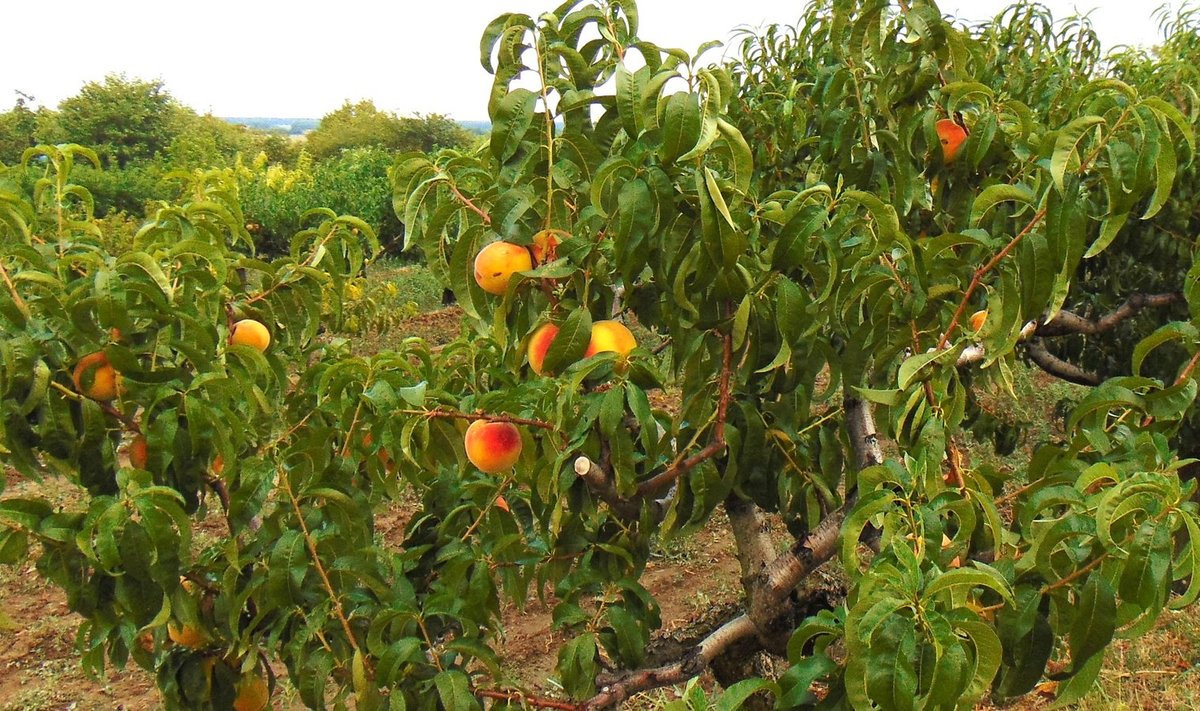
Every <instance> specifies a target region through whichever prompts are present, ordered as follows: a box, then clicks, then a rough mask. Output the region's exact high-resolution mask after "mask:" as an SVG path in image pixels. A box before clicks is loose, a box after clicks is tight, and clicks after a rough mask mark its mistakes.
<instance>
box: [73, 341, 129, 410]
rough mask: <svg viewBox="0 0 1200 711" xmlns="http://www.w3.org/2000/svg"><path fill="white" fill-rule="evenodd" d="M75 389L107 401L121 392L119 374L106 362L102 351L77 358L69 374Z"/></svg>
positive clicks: (96, 398) (106, 357)
mask: <svg viewBox="0 0 1200 711" xmlns="http://www.w3.org/2000/svg"><path fill="white" fill-rule="evenodd" d="M71 380H72V381H73V382H74V383H75V390H76V391H77V392H79V393H81V394H83V395H86V396H87V397H90V398H91V399H93V400H103V401H108V400H112V399H113V398H115V397H117V395H120V394H121V391H122V387H121V374H120V373H118V372H117V371H116V369H115V368H113V367H112V366H111V365H109V363H108V356H106V355H104V351H96V352H95V353H89V354H88V355H85V356H84V357H82V358H80V359H79V362H78V363H77V364H76V365H75V372H74V373H73V374H72V376H71Z"/></svg>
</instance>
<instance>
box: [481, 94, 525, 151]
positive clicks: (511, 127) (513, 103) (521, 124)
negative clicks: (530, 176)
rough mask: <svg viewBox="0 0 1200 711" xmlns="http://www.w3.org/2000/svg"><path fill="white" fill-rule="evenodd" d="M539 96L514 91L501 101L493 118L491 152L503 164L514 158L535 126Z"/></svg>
mask: <svg viewBox="0 0 1200 711" xmlns="http://www.w3.org/2000/svg"><path fill="white" fill-rule="evenodd" d="M536 103H537V94H535V93H533V92H532V91H530V90H528V89H513V90H512V91H511V92H509V94H508V95H507V96H505V97H504V98H503V99H501V100H500V103H499V105H498V106H497V108H496V113H495V114H494V115H493V116H492V138H491V143H490V145H491V150H492V155H494V156H496V159H497V160H499V161H501V162H503V161H506V160H508V159H509V158H511V157H513V155H514V154H516V152H517V149H518V148H519V147H520V146H521V141H522V140H523V139H524V137H525V132H526V131H528V130H529V127H530V126H531V125H532V124H533V109H534V104H536Z"/></svg>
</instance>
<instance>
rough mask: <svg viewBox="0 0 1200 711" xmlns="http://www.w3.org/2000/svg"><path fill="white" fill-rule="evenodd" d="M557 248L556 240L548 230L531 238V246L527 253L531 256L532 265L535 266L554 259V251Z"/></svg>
mask: <svg viewBox="0 0 1200 711" xmlns="http://www.w3.org/2000/svg"><path fill="white" fill-rule="evenodd" d="M557 248H558V238H557V237H555V236H554V233H553V232H551V231H550V230H542V231H541V232H538V233H537V234H535V235H534V236H533V245H532V246H531V247H530V248H529V251H530V252H531V253H532V254H533V263H534V264H535V265H541V264H545V263H546V262H552V261H554V258H555V253H554V252H555V250H556V249H557Z"/></svg>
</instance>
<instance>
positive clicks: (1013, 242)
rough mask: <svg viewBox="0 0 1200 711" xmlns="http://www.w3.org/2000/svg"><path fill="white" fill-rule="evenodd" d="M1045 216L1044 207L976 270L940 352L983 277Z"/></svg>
mask: <svg viewBox="0 0 1200 711" xmlns="http://www.w3.org/2000/svg"><path fill="white" fill-rule="evenodd" d="M1045 216H1046V208H1044V207H1043V208H1042V209H1040V210H1038V211H1037V212H1036V213H1034V215H1033V218H1032V219H1030V220H1029V224H1027V225H1025V229H1023V230H1021V231H1020V232H1018V233H1017V235H1016V236H1015V237H1013V238H1012V239H1011V240H1009V242H1008V244H1006V245H1004V249H1002V250H1000V251H999V252H997V253H996V256H994V257H992V258H991V259H990V260H988V263H987V264H984V265H983V266H982V267H980V268H979V269H976V270H975V274H974V275H973V276H972V277H971V283H970V284H969V285H968V286H967V290H966V292H965V293H963V297H962V301H961V302H959V304H958V309H957V310H956V311H955V312H954V318H952V319H950V325H949V326H947V327H946V332H945V333H943V334H942V337H941V338H940V339H938V344H937V349H938V350H942V349H943V348H945V347H946V344H947V343H949V342H950V336H951V335H952V334H953V333H954V329H955V327H957V326H958V322H959V321H961V320H962V317H963V314H964V313H966V311H967V304H969V303H970V302H971V296H972V295H973V294H974V293H975V290H976V289H978V288H979V284H980V283H981V282H982V281H983V277H984V276H986V275H987V273H988V272H990V271H992V270H993V269H995V268H996V265H997V264H999V263H1000V262H1001V261H1003V260H1004V258H1005V257H1007V256H1008V255H1009V253H1010V252H1012V251H1013V250H1014V249H1016V247H1017V245H1018V244H1020V242H1021V240H1022V239H1024V238H1025V236H1026V235H1028V234H1029V233H1030V232H1032V231H1033V228H1034V227H1037V225H1038V223H1040V222H1041V221H1042V219H1043V218H1044V217H1045Z"/></svg>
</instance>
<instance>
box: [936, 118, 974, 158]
mask: <svg viewBox="0 0 1200 711" xmlns="http://www.w3.org/2000/svg"><path fill="white" fill-rule="evenodd" d="M934 128H935V129H936V130H937V135H938V140H939V141H941V143H942V157H943V158H945V160H946V162H947V163H952V162H954V159H955V158H956V157H957V156H958V151H959V149H960V148H962V144H963V141H965V140H967V129H965V128H963V127H962V126H959V125H958V124H957V123H955V122H954V121H953V120H952V119H942V120H941V121H938V122H937V124H936V125H935V126H934Z"/></svg>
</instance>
